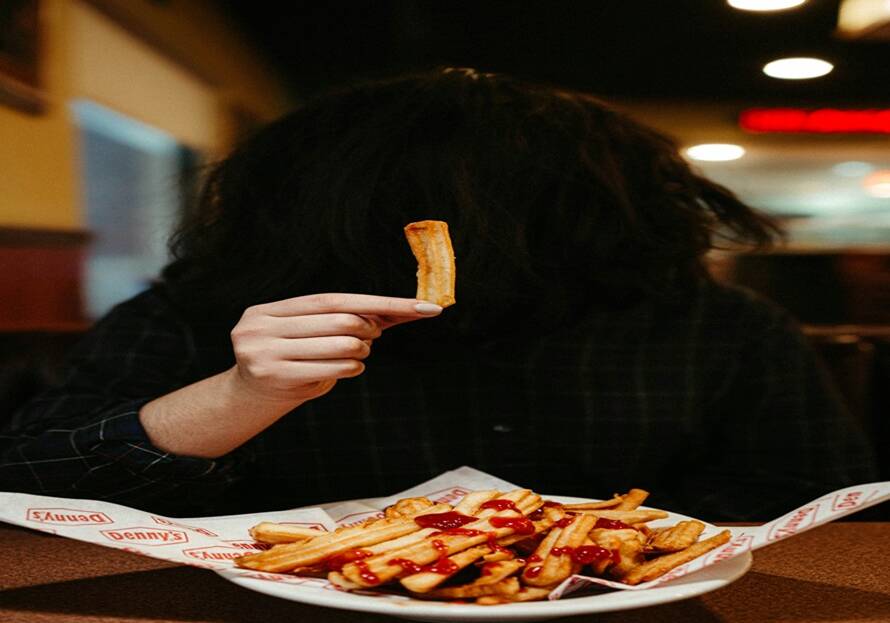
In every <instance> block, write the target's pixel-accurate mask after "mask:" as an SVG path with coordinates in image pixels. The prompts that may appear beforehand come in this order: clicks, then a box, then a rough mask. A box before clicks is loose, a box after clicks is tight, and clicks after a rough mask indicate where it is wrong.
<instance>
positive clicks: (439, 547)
mask: <svg viewBox="0 0 890 623" xmlns="http://www.w3.org/2000/svg"><path fill="white" fill-rule="evenodd" d="M433 547H435V548H436V551H437V552H439V556H447V555H448V546H447V545H445V543H443V542H442V541H440V540H439V539H434V540H433Z"/></svg>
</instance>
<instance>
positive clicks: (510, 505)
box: [479, 500, 522, 513]
mask: <svg viewBox="0 0 890 623" xmlns="http://www.w3.org/2000/svg"><path fill="white" fill-rule="evenodd" d="M479 508H493V509H495V510H496V511H505V510H511V511H516V512H517V513H521V512H522V511H520V510H519V509H518V508H516V503H515V502H513V500H488V501H487V502H483V503H482V506H480V507H479Z"/></svg>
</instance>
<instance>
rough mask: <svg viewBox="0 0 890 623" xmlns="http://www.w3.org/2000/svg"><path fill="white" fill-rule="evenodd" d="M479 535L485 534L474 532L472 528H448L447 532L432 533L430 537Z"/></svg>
mask: <svg viewBox="0 0 890 623" xmlns="http://www.w3.org/2000/svg"><path fill="white" fill-rule="evenodd" d="M480 534H485V532H483V531H482V530H474V529H473V528H450V529H448V530H442V531H441V532H433V533H432V534H431V535H430V536H449V535H458V536H479V535H480Z"/></svg>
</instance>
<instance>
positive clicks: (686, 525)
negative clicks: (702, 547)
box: [646, 519, 705, 552]
mask: <svg viewBox="0 0 890 623" xmlns="http://www.w3.org/2000/svg"><path fill="white" fill-rule="evenodd" d="M704 529H705V524H703V523H702V522H700V521H696V520H694V519H693V520H690V521H681V522H680V523H678V524H677V525H676V526H672V527H670V528H662V529H661V530H658V531H657V532H655V533H654V534H653V536H652V538H651V539H650V540H649V543H648V546H647V548H646V551H656V552H679V551H680V550H681V549H686V548H687V547H689V546H690V545H692V544H693V543H695V542H696V541H698V537H699V535H701V533H702V532H703V531H704Z"/></svg>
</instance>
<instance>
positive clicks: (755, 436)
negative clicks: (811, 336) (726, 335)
mask: <svg viewBox="0 0 890 623" xmlns="http://www.w3.org/2000/svg"><path fill="white" fill-rule="evenodd" d="M762 320H763V319H762V318H761V322H759V323H758V324H760V328H759V329H758V328H752V330H751V331H750V334H749V337H748V339H747V340H746V342H745V345H744V346H743V347H742V349H741V352H740V356H739V357H738V358H737V360H736V361H733V362H730V361H723V362H719V363H716V364H715V365H719V366H728V367H730V369H729V370H728V371H727V372H728V373H727V374H726V375H724V376H723V378H724V379H725V383H724V385H723V387H721V388H718V391H716V392H715V394H714V395H713V396H712V398H711V400H710V404H708V405H707V406H706V411H707V414H706V418H707V422H708V424H707V427H708V430H707V443H706V448H707V450H706V455H705V456H703V457H700V460H698V461H697V462H696V465H695V466H694V469H690V470H689V473H688V475H684V480H685V483H684V487H685V497H686V500H685V506H686V507H687V508H690V509H691V511H692V512H693V513H695V512H701V513H703V514H702V516H703V517H705V518H708V519H713V520H721V519H722V520H734V521H738V520H769V519H774V518H776V517H779V516H781V515H782V514H784V513H786V512H788V511H790V510H793V509H794V508H795V507H797V506H799V505H801V504H804V503H806V502H809V501H811V500H814V499H816V498H819V497H821V496H822V495H824V494H826V493H830V492H831V491H833V490H835V489H838V488H841V487H846V486H850V485H853V484H858V483H865V482H869V481H873V480H874V479H875V478H876V469H875V463H874V456H873V452H872V449H871V448H870V446H869V444H868V443H867V442H866V439H865V436H864V434H863V432H862V430H861V428H860V427H859V425H858V422H856V421H855V419H854V418H853V417H852V416H851V415H850V414H849V412H848V411H847V410H846V408H845V407H844V405H843V404H842V401H841V400H840V398H839V395H838V393H837V391H836V389H835V388H834V386H833V384H832V382H831V380H830V378H829V377H828V375H827V373H826V372H825V369H824V368H823V366H822V363H821V361H820V360H819V358H818V356H817V355H816V353H815V352H814V351H813V349H812V347H811V346H810V344H809V343H808V342H807V340H806V338H805V337H804V335H803V334H802V333H801V331H800V329H799V327H798V326H797V324H796V323H795V321H794V320H793V319H792V318H791V317H790V316H789V315H788V314H787V313H786V312H783V311H781V310H776V309H774V310H772V313H771V317H770V318H769V320H768V321H767V322H762Z"/></svg>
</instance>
